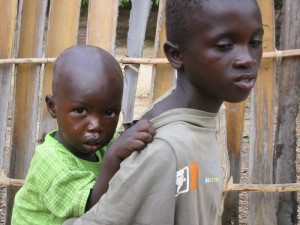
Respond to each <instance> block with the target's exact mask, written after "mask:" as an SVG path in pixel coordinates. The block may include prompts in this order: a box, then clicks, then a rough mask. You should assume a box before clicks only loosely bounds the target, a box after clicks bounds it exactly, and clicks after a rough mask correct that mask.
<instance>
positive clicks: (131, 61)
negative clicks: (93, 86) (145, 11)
mask: <svg viewBox="0 0 300 225" xmlns="http://www.w3.org/2000/svg"><path fill="white" fill-rule="evenodd" d="M292 56H300V49H292V50H283V51H275V52H265V53H263V58H281V57H292ZM116 59H117V61H118V62H119V63H122V64H167V63H169V62H168V60H167V59H166V58H132V57H122V58H116ZM55 60H56V58H17V59H0V64H23V63H32V64H34V63H51V62H54V61H55Z"/></svg>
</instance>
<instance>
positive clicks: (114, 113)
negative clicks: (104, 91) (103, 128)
mask: <svg viewBox="0 0 300 225" xmlns="http://www.w3.org/2000/svg"><path fill="white" fill-rule="evenodd" d="M105 116H109V117H114V116H117V113H116V112H115V111H113V110H107V111H106V112H105Z"/></svg>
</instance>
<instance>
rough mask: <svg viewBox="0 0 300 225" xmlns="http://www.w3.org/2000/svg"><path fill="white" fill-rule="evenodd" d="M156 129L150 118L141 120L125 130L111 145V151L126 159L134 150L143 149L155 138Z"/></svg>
mask: <svg viewBox="0 0 300 225" xmlns="http://www.w3.org/2000/svg"><path fill="white" fill-rule="evenodd" d="M154 135H155V130H154V128H153V127H152V124H151V122H150V121H148V120H145V119H144V120H140V121H138V122H137V123H136V124H134V125H133V126H132V127H130V128H129V129H127V130H125V131H124V132H123V133H122V134H121V135H120V136H119V137H118V138H117V139H116V140H115V141H114V142H113V143H112V144H111V146H110V148H109V151H113V152H114V154H115V155H116V156H117V157H118V158H119V159H120V160H123V159H126V158H127V157H128V156H130V155H131V153H132V152H133V151H136V150H143V149H144V148H145V146H146V145H147V143H150V142H151V141H152V140H153V136H154Z"/></svg>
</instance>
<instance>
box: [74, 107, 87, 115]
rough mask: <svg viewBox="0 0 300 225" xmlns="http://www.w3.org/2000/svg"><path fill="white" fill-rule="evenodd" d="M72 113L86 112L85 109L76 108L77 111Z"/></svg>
mask: <svg viewBox="0 0 300 225" xmlns="http://www.w3.org/2000/svg"><path fill="white" fill-rule="evenodd" d="M73 112H75V113H76V114H83V113H85V112H86V109H85V108H77V109H74V110H73Z"/></svg>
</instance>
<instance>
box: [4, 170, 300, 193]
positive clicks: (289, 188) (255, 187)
mask: <svg viewBox="0 0 300 225" xmlns="http://www.w3.org/2000/svg"><path fill="white" fill-rule="evenodd" d="M23 184H24V180H22V179H12V178H8V177H7V176H6V175H5V174H4V173H1V176H0V185H3V186H17V187H21V186H23ZM235 191H238V192H242V191H243V192H294V191H300V183H288V184H233V183H229V184H228V185H227V187H225V189H224V192H235Z"/></svg>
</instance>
